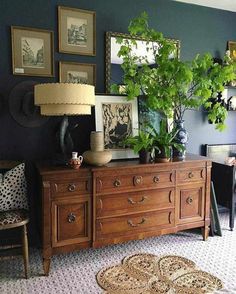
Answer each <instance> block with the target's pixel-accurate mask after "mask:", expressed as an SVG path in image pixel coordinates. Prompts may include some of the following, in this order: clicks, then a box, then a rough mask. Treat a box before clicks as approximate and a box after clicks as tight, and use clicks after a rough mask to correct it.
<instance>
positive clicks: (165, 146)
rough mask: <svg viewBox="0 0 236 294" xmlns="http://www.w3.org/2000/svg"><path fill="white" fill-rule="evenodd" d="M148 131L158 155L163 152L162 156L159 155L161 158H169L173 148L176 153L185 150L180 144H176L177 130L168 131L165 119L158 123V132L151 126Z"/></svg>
mask: <svg viewBox="0 0 236 294" xmlns="http://www.w3.org/2000/svg"><path fill="white" fill-rule="evenodd" d="M150 129H151V134H152V137H153V146H154V148H155V149H156V152H158V153H159V154H160V153H162V152H163V154H161V156H162V157H166V158H170V157H171V151H172V148H175V149H177V150H178V151H184V150H185V147H184V146H183V145H182V144H180V143H177V142H176V135H177V133H178V130H177V129H176V128H173V129H172V130H171V131H168V124H167V120H166V119H162V120H161V121H160V130H159V132H157V131H156V130H155V129H154V128H153V127H152V126H150Z"/></svg>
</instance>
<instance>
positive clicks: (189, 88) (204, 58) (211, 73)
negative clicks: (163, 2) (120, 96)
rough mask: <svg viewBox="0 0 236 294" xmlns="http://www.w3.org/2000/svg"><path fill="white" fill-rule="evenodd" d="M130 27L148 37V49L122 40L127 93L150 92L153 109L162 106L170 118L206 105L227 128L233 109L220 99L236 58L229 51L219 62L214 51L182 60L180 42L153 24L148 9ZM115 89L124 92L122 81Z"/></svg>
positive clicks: (211, 115) (210, 115)
mask: <svg viewBox="0 0 236 294" xmlns="http://www.w3.org/2000/svg"><path fill="white" fill-rule="evenodd" d="M128 31H129V33H130V35H131V37H134V38H135V39H144V40H146V53H147V54H146V55H145V56H139V55H138V54H136V53H135V52H134V50H133V49H132V48H133V47H136V46H137V42H136V40H135V39H133V38H132V39H122V38H118V39H117V42H118V43H120V44H121V47H120V50H119V53H118V56H119V57H121V58H122V60H123V63H122V65H121V67H122V69H123V72H124V75H123V84H124V87H125V91H126V95H127V98H128V99H134V98H135V97H137V96H139V95H141V94H142V95H145V96H146V101H147V106H148V107H149V108H151V109H153V110H158V111H162V112H163V113H164V114H165V115H166V116H167V117H173V116H174V119H175V120H182V119H183V115H184V113H185V111H186V110H187V109H199V108H200V107H201V106H203V107H204V108H205V109H206V110H207V111H208V118H209V119H210V120H211V122H212V123H214V124H215V125H216V129H218V130H223V129H224V128H225V123H224V122H225V119H226V117H227V110H226V109H225V108H224V107H223V105H222V103H221V101H218V93H219V92H222V91H223V90H224V86H225V85H226V84H228V83H229V82H230V81H232V80H235V79H236V73H235V72H236V65H235V62H233V61H232V60H231V59H230V58H229V56H227V55H226V56H225V57H224V60H223V62H222V64H220V63H217V62H214V58H213V57H212V55H211V54H210V53H206V54H204V55H199V54H198V55H196V56H195V58H194V59H193V60H192V61H181V60H180V59H179V57H178V54H177V48H176V44H175V43H174V42H173V41H171V40H169V39H166V38H165V37H164V36H163V34H162V33H161V32H158V31H156V30H155V29H153V28H150V27H149V24H148V15H147V13H145V12H143V13H142V14H141V15H140V16H139V17H137V18H134V19H133V20H132V21H131V22H130V25H129V27H128ZM150 54H151V55H152V61H153V64H152V65H151V66H150V61H149V59H148V55H150ZM112 91H118V88H117V86H116V85H113V87H112Z"/></svg>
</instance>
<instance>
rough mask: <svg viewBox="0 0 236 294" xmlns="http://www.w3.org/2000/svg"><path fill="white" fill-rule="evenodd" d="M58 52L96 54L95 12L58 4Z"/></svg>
mask: <svg viewBox="0 0 236 294" xmlns="http://www.w3.org/2000/svg"><path fill="white" fill-rule="evenodd" d="M58 32H59V52H62V53H70V54H80V55H91V56H95V54H96V37H95V32H96V13H95V11H89V10H82V9H77V8H69V7H63V6H58Z"/></svg>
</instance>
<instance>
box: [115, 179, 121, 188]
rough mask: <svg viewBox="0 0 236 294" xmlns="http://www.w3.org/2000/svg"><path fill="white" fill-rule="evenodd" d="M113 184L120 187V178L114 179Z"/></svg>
mask: <svg viewBox="0 0 236 294" xmlns="http://www.w3.org/2000/svg"><path fill="white" fill-rule="evenodd" d="M113 185H114V186H115V187H120V185H121V181H120V180H118V179H116V180H115V181H114V183H113Z"/></svg>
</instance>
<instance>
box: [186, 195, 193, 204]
mask: <svg viewBox="0 0 236 294" xmlns="http://www.w3.org/2000/svg"><path fill="white" fill-rule="evenodd" d="M186 202H187V203H188V204H190V205H191V204H192V203H193V198H192V197H191V196H189V197H188V198H187V199H186Z"/></svg>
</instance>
